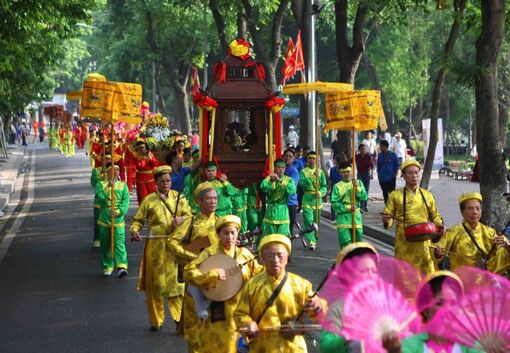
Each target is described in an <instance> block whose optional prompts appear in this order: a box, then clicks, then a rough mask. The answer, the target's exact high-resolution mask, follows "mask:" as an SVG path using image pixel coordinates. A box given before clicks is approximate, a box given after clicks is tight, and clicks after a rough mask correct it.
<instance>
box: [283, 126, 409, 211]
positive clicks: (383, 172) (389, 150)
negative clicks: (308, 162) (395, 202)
mask: <svg viewBox="0 0 510 353" xmlns="http://www.w3.org/2000/svg"><path fill="white" fill-rule="evenodd" d="M286 142H287V147H290V148H292V149H293V150H294V151H295V158H294V159H293V165H294V167H295V168H296V169H297V170H298V172H299V171H300V170H301V169H303V163H302V162H303V160H304V157H303V156H306V154H307V153H308V151H310V147H308V146H305V147H302V146H300V145H299V144H298V142H299V135H298V134H297V133H296V131H295V129H294V126H291V127H290V128H289V132H288V135H287V138H286ZM413 155H414V153H413V152H412V150H411V151H410V149H409V148H408V146H407V143H406V141H405V140H404V138H403V137H402V133H401V132H399V131H397V132H396V133H395V134H394V135H392V134H391V133H390V132H385V133H384V135H382V136H380V137H379V138H378V141H377V140H376V135H375V134H374V133H373V132H368V133H367V134H366V136H365V138H364V139H363V140H362V141H361V143H359V145H358V146H357V151H356V157H355V158H356V175H357V179H358V180H359V181H361V182H362V183H363V186H364V187H365V189H366V191H367V193H368V192H369V190H370V182H371V180H373V179H374V176H375V173H377V179H378V181H379V185H380V187H381V190H382V192H383V197H384V202H385V203H386V201H387V200H388V195H389V194H390V193H391V192H392V191H393V190H395V188H396V178H397V173H398V170H399V167H400V164H402V162H403V161H404V160H406V159H407V158H413V157H414V156H413ZM330 158H331V160H330V161H329V162H328V163H327V167H328V169H329V173H328V177H329V179H328V183H329V185H328V186H329V190H331V189H332V187H333V186H334V185H335V184H336V183H338V182H339V181H341V180H342V174H341V173H340V171H339V169H338V166H340V165H342V164H343V163H345V162H348V163H352V157H351V156H350V155H348V154H347V151H342V150H341V148H340V144H339V143H338V135H337V139H335V140H334V141H333V142H332V143H331V155H330ZM298 198H300V195H299V190H298ZM361 212H368V201H364V202H362V204H361ZM331 213H332V214H331V216H332V219H335V212H334V211H333V210H331Z"/></svg>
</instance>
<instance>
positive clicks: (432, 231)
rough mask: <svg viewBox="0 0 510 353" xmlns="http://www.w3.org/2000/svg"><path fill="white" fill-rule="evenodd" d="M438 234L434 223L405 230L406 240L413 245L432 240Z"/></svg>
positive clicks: (413, 226) (415, 225) (414, 225)
mask: <svg viewBox="0 0 510 353" xmlns="http://www.w3.org/2000/svg"><path fill="white" fill-rule="evenodd" d="M437 233H438V232H437V227H436V225H435V224H434V223H432V222H427V223H418V224H413V225H412V226H407V227H406V229H405V230H404V236H405V238H406V240H407V241H408V242H411V243H417V242H420V241H425V240H429V239H432V238H434V237H435V236H436V235H437Z"/></svg>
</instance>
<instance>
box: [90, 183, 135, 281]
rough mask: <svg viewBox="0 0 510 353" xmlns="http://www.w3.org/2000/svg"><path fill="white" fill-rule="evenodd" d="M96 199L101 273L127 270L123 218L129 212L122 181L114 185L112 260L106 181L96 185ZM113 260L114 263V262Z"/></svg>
mask: <svg viewBox="0 0 510 353" xmlns="http://www.w3.org/2000/svg"><path fill="white" fill-rule="evenodd" d="M95 190H96V197H97V201H98V203H99V207H100V211H99V218H98V220H97V223H98V225H99V239H100V241H101V267H102V269H103V271H105V272H106V271H113V269H114V266H115V264H116V265H117V268H123V269H127V266H128V262H127V253H126V242H125V234H126V232H125V227H126V223H125V222H124V216H125V215H126V213H127V212H128V210H129V190H128V188H127V185H126V184H125V183H123V182H122V181H116V182H115V184H114V211H115V213H116V215H115V217H114V220H113V222H114V231H113V237H114V239H113V241H114V259H112V253H111V239H110V225H111V216H110V210H111V187H110V183H109V182H108V181H101V182H99V183H97V185H96V189H95ZM114 260H115V261H114Z"/></svg>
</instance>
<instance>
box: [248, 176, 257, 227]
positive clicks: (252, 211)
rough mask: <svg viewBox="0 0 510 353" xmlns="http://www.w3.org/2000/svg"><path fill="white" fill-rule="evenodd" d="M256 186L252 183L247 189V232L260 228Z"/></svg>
mask: <svg viewBox="0 0 510 353" xmlns="http://www.w3.org/2000/svg"><path fill="white" fill-rule="evenodd" d="M257 193H258V190H257V184H256V183H253V184H251V185H250V186H249V187H248V195H247V197H246V206H247V210H246V218H247V219H248V230H249V231H253V230H255V229H256V228H257V227H260V220H259V218H260V209H259V208H258V207H257Z"/></svg>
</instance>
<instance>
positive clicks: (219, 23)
mask: <svg viewBox="0 0 510 353" xmlns="http://www.w3.org/2000/svg"><path fill="white" fill-rule="evenodd" d="M209 9H210V10H211V13H212V15H213V18H214V23H215V24H216V30H217V31H218V39H219V40H220V45H221V50H222V54H223V55H224V54H225V53H226V52H227V49H228V40H227V32H226V26H225V20H224V19H223V16H222V15H221V13H220V10H219V9H218V2H217V0H209Z"/></svg>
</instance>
